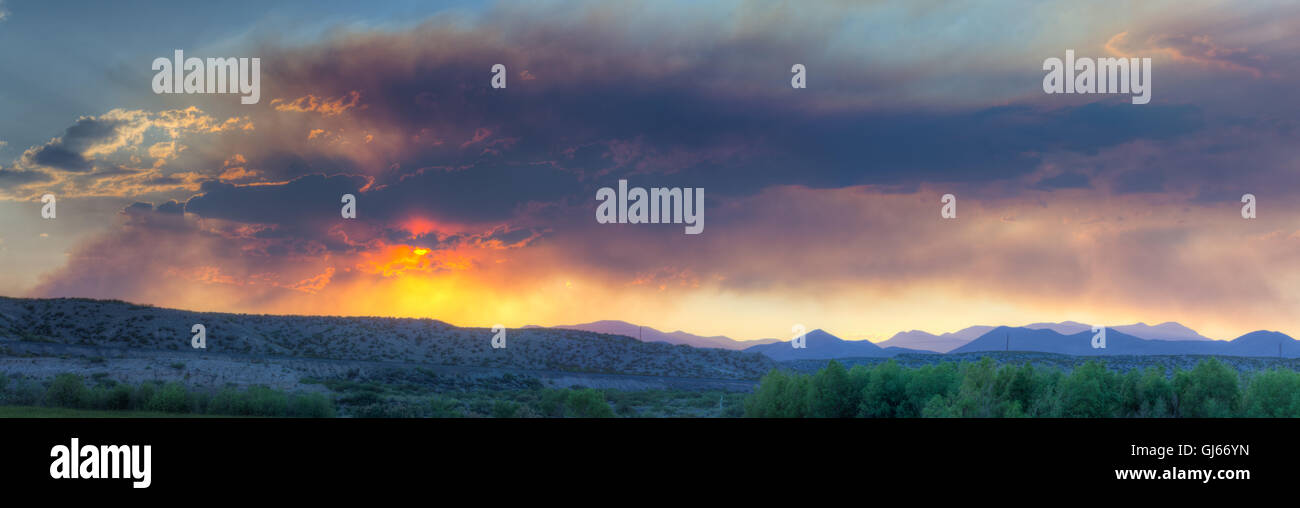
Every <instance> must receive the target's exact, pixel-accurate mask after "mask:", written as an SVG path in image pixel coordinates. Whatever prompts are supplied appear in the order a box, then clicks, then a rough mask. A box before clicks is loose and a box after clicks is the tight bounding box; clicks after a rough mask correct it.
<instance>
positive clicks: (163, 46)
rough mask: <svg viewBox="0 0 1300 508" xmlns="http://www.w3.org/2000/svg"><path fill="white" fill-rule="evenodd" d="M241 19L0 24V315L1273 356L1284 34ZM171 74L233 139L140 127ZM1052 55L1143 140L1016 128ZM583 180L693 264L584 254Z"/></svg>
mask: <svg viewBox="0 0 1300 508" xmlns="http://www.w3.org/2000/svg"><path fill="white" fill-rule="evenodd" d="M267 4H268V3H267V2H238V1H235V2H220V3H209V4H190V3H181V2H122V3H112V4H109V3H103V2H36V1H30V2H29V1H16V0H0V266H3V268H2V269H0V295H5V296H22V297H89V298H113V299H121V300H127V301H132V302H137V303H146V304H153V305H159V306H165V307H174V308H184V309H192V310H203V311H221V312H242V313H258V314H328V315H380V316H402V317H431V318H437V319H441V320H444V321H447V322H450V323H453V324H456V325H462V326H492V325H494V324H497V323H501V324H504V325H506V326H509V327H517V326H523V325H528V324H535V325H561V324H574V323H581V322H589V321H596V320H601V319H620V320H625V321H629V322H633V323H637V324H642V325H647V326H653V327H656V328H659V329H663V330H679V329H680V330H685V331H688V332H691V333H696V334H700V335H726V336H729V337H733V338H737V339H757V338H766V337H776V338H788V336H790V335H792V334H791V328H792V326H793V325H795V324H802V325H804V326H806V327H807V329H814V328H822V329H825V330H827V331H829V332H831V333H834V334H836V335H838V336H840V337H844V338H849V339H869V340H883V339H886V338H888V337H889V336H891V335H893V334H894V333H895V332H898V331H903V330H912V329H920V330H926V331H930V332H933V333H941V332H946V331H953V330H957V329H960V328H964V327H966V326H970V325H977V324H986V325H999V324H1008V325H1019V324H1026V323H1031V322H1041V321H1064V320H1075V321H1080V322H1084V323H1096V324H1106V325H1119V324H1128V323H1134V322H1139V321H1142V322H1147V323H1152V324H1154V323H1160V322H1165V321H1177V322H1180V323H1182V324H1184V325H1187V326H1189V327H1192V328H1193V329H1196V330H1197V331H1199V332H1200V333H1202V334H1204V335H1207V336H1210V337H1214V338H1220V339H1230V338H1234V337H1236V336H1238V335H1241V334H1244V333H1247V332H1250V331H1253V330H1259V329H1268V330H1278V331H1282V332H1284V333H1288V334H1291V335H1293V336H1300V313H1297V312H1296V310H1297V306H1298V305H1300V204H1298V203H1300V202H1298V201H1297V198H1300V171H1298V170H1300V152H1298V149H1297V148H1296V147H1297V146H1300V143H1298V142H1300V139H1298V138H1300V130H1297V127H1298V125H1297V118H1298V117H1297V113H1300V100H1297V99H1298V97H1297V91H1296V89H1297V85H1300V65H1297V64H1298V63H1300V62H1297V60H1298V59H1300V57H1298V56H1297V55H1300V6H1297V4H1295V3H1294V2H1249V3H1242V2H1204V1H1194V0H1193V1H1179V2H1164V1H1150V2H1101V3H1097V4H1089V5H1087V6H1084V5H1079V4H1077V2H1064V1H1025V2H1019V1H998V2H931V1H909V2H902V1H892V2H879V1H869V2H847V1H846V2H839V1H828V2H818V3H812V4H809V3H807V2H775V1H772V2H764V1H752V2H707V3H706V2H665V1H656V2H637V1H627V2H550V1H542V2H489V3H479V2H417V1H410V2H380V3H359V2H342V1H339V2H328V1H325V2H277V3H275V4H274V5H267ZM177 49H181V50H184V51H185V54H186V55H187V56H197V57H200V58H208V57H218V58H220V57H248V58H259V59H260V73H261V74H260V80H261V86H260V96H261V99H260V101H259V102H258V103H257V104H242V103H241V101H240V100H239V95H230V94H156V93H154V90H153V87H152V81H153V79H154V75H155V71H154V70H153V69H152V68H151V64H152V62H153V61H154V59H155V58H159V57H163V58H170V57H171V56H172V54H173V51H174V50H177ZM1067 50H1073V51H1074V53H1075V54H1076V55H1077V56H1079V57H1091V58H1103V57H1132V58H1150V59H1151V69H1152V82H1151V101H1150V103H1148V104H1141V105H1137V104H1133V103H1132V102H1131V100H1130V98H1131V95H1127V94H1047V93H1045V92H1044V90H1043V80H1044V76H1045V72H1044V67H1043V65H1044V60H1045V59H1048V58H1061V59H1064V58H1065V55H1066V51H1067ZM495 64H502V65H504V66H505V67H506V72H505V76H506V78H507V86H506V87H505V88H503V89H497V88H493V87H492V86H491V78H492V77H493V73H492V71H491V68H492V67H493V66H494V65H495ZM795 64H801V65H803V66H804V67H805V69H806V85H807V86H806V88H793V87H792V86H791V78H792V76H793V74H792V73H791V68H792V66H793V65H795ZM619 180H627V181H628V185H629V186H632V187H644V188H650V187H669V188H691V189H704V195H705V198H704V205H705V206H704V230H703V232H702V233H701V234H696V235H688V234H685V233H684V231H683V226H682V225H681V224H602V223H599V222H598V221H597V220H596V209H597V206H598V202H597V200H596V198H595V196H596V194H597V190H598V189H600V188H603V187H612V188H617V186H618V182H619ZM1247 193H1250V194H1253V195H1254V196H1255V197H1256V214H1257V215H1256V217H1255V218H1253V219H1245V218H1243V217H1242V206H1243V205H1242V202H1241V199H1242V196H1243V194H1247ZM45 194H53V195H55V197H56V205H57V214H56V217H55V218H52V219H44V218H42V216H41V211H42V206H43V204H42V201H41V197H42V196H43V195H45ZM343 194H352V195H354V196H355V197H356V211H357V217H356V218H355V219H345V218H343V217H342V216H341V213H340V210H341V207H342V205H341V199H340V198H341V196H342V195H343ZM945 194H952V195H953V196H955V197H956V203H957V208H956V210H957V216H956V218H952V219H944V218H942V217H941V215H940V211H941V207H942V206H943V205H942V203H941V197H942V196H944V195H945Z"/></svg>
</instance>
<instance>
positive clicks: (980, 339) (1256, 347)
mask: <svg viewBox="0 0 1300 508" xmlns="http://www.w3.org/2000/svg"><path fill="white" fill-rule="evenodd" d="M525 328H537V327H534V326H528V327H525ZM551 328H555V329H569V330H581V331H589V332H597V333H607V334H613V335H625V336H628V337H632V338H636V339H640V340H641V341H643V342H662V343H667V344H682V345H688V346H692V347H697V348H718V349H728V350H738V351H746V352H751V353H760V354H763V355H764V356H767V357H769V358H771V359H773V360H777V361H786V360H798V359H819V360H822V359H832V358H887V357H891V356H894V355H898V354H901V353H932V354H936V353H971V352H980V351H1006V350H1010V351H1035V352H1044V353H1060V354H1069V355H1078V356H1096V355H1226V356H1267V357H1276V356H1278V355H1279V354H1280V355H1281V356H1283V357H1288V358H1291V357H1300V345H1298V344H1300V341H1296V340H1295V339H1292V338H1291V337H1289V336H1287V335H1285V334H1282V333H1279V332H1270V331H1264V330H1260V331H1256V332H1251V333H1248V334H1245V335H1242V336H1241V337H1238V338H1236V339H1233V340H1231V341H1219V340H1213V339H1210V338H1208V337H1205V336H1203V335H1201V334H1199V333H1197V332H1196V331H1195V330H1192V329H1191V328H1188V327H1186V326H1183V325H1181V324H1179V323H1175V322H1165V323H1160V324H1156V325H1148V324H1146V323H1135V324H1131V325H1121V326H1113V327H1106V342H1107V343H1106V348H1105V349H1093V347H1092V335H1093V332H1092V326H1091V325H1087V324H1084V323H1080V322H1077V321H1063V322H1059V323H1050V322H1042V323H1030V324H1027V325H1024V326H1018V327H1009V326H997V327H995V326H988V325H977V326H971V327H967V328H963V329H961V330H958V331H955V332H948V333H943V334H939V335H935V334H932V333H929V332H925V331H921V330H909V331H905V332H898V333H896V334H894V335H893V336H892V337H890V338H889V339H887V340H884V341H881V342H879V343H873V342H871V341H868V340H844V339H841V338H839V337H836V336H835V335H832V334H831V333H829V332H826V331H825V330H821V329H817V330H813V331H811V332H809V333H807V334H806V335H805V336H804V338H805V346H806V347H804V348H793V347H791V346H790V341H784V340H779V339H758V340H746V341H741V340H735V339H732V338H729V337H725V336H721V335H715V336H709V337H706V336H700V335H694V334H691V333H687V332H683V331H680V330H679V331H675V332H662V331H659V330H657V329H654V328H651V327H648V326H638V325H635V324H632V323H628V322H626V321H615V320H606V321H595V322H592V323H583V324H577V325H562V326H554V327H551Z"/></svg>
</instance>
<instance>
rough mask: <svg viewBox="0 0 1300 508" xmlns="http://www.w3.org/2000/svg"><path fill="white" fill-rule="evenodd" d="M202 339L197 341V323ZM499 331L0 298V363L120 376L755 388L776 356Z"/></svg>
mask: <svg viewBox="0 0 1300 508" xmlns="http://www.w3.org/2000/svg"><path fill="white" fill-rule="evenodd" d="M195 324H202V325H204V327H205V328H206V346H207V347H206V348H205V349H195V348H193V347H191V337H192V336H193V334H192V333H191V327H192V326H193V325H195ZM492 337H493V332H492V331H491V330H490V329H485V328H462V327H456V326H452V325H450V324H447V323H444V322H441V321H437V320H432V319H397V318H369V317H329V316H271V315H244V314H223V313H206V312H190V311H183V310H173V309H165V308H158V307H151V306H142V305H134V304H130V303H126V302H121V301H104V300H87V299H22V298H2V297H0V372H4V373H7V374H22V375H28V376H34V377H48V376H53V375H55V374H58V373H65V372H72V373H78V374H82V375H84V376H87V377H92V376H100V377H103V376H108V377H110V378H113V379H116V380H118V381H123V382H139V381H142V380H159V381H184V382H186V383H187V384H191V385H196V386H224V385H253V384H262V385H267V386H271V387H275V388H282V389H294V390H298V389H312V388H311V387H312V386H316V385H304V384H303V383H302V379H304V378H314V379H321V378H334V377H340V376H344V375H350V376H353V377H355V376H357V375H358V374H360V375H362V376H363V377H364V376H365V375H367V374H375V373H381V372H391V371H394V370H409V369H415V368H420V369H426V370H427V371H429V372H433V373H436V374H437V375H439V376H446V377H448V378H449V379H459V380H461V382H463V383H469V384H473V383H474V382H475V380H476V379H491V378H499V377H500V376H502V375H505V374H510V375H513V376H525V377H529V378H535V379H537V380H539V381H541V382H542V383H543V384H544V385H548V386H587V387H595V388H617V389H724V390H748V389H750V388H751V387H752V386H753V384H754V382H755V381H756V380H757V379H758V378H760V377H761V376H762V375H763V374H765V373H767V372H768V371H770V370H771V369H772V368H775V367H777V365H778V364H777V363H776V362H774V361H772V360H770V359H768V358H766V357H764V356H762V355H757V354H749V353H741V352H737V351H725V350H720V349H697V348H692V347H689V346H680V345H679V346H674V345H668V344H661V343H643V342H640V341H637V340H636V339H632V338H630V337H625V336H620V335H610V334H602V333H592V332H584V331H577V330H559V329H550V328H529V329H517V330H516V329H511V330H507V335H506V347H505V348H502V349H493V348H492V346H491V339H492Z"/></svg>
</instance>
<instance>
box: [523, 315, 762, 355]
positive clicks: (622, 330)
mask: <svg viewBox="0 0 1300 508" xmlns="http://www.w3.org/2000/svg"><path fill="white" fill-rule="evenodd" d="M524 328H541V327H539V326H535V325H528V326H525V327H524ZM549 328H557V329H561V330H581V331H584V332H596V333H608V334H612V335H626V336H628V337H632V338H634V339H639V340H641V342H663V343H666V344H685V345H687V346H691V347H698V348H718V349H730V350H733V351H739V350H742V349H745V348H748V347H751V346H755V345H759V344H770V343H773V342H778V341H777V339H757V340H735V339H732V338H730V337H723V336H721V335H714V336H712V337H705V336H702V335H695V334H692V333H686V332H683V331H681V330H678V331H675V332H662V331H659V330H656V329H654V328H651V327H649V326H638V325H635V324H632V323H629V322H627V321H617V320H603V321H593V322H591V323H582V324H577V325H559V326H552V327H549Z"/></svg>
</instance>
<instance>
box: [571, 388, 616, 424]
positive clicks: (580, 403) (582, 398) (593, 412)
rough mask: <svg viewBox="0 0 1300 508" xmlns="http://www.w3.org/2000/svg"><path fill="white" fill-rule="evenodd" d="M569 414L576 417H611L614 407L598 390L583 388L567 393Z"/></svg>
mask: <svg viewBox="0 0 1300 508" xmlns="http://www.w3.org/2000/svg"><path fill="white" fill-rule="evenodd" d="M568 408H569V415H570V416H576V417H578V418H613V417H614V409H613V408H611V407H609V403H608V402H605V395H604V394H603V393H600V391H598V390H594V389H591V388H584V389H582V390H574V391H573V392H571V393H569V401H568Z"/></svg>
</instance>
